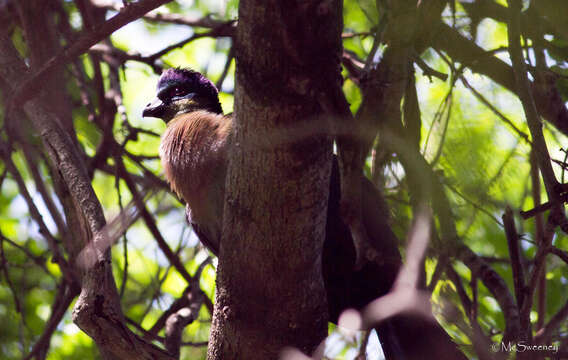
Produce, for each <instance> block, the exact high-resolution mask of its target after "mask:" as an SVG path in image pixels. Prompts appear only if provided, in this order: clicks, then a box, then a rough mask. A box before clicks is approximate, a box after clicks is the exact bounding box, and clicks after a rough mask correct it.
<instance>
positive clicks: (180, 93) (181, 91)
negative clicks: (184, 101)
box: [173, 86, 187, 96]
mask: <svg viewBox="0 0 568 360" xmlns="http://www.w3.org/2000/svg"><path fill="white" fill-rule="evenodd" d="M173 94H174V96H184V95H185V94H187V91H186V90H185V89H184V88H181V87H179V86H176V87H175V88H174V91H173Z"/></svg>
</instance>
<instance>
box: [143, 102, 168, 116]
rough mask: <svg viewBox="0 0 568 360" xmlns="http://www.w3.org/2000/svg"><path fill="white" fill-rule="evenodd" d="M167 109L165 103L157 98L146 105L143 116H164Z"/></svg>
mask: <svg viewBox="0 0 568 360" xmlns="http://www.w3.org/2000/svg"><path fill="white" fill-rule="evenodd" d="M165 110H166V106H165V104H164V103H163V102H162V100H160V99H159V98H155V99H154V100H152V102H151V103H149V104H148V105H146V108H145V109H144V111H143V112H142V116H143V117H155V118H162V116H163V115H164V112H165Z"/></svg>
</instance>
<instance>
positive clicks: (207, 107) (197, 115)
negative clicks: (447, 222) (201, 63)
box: [142, 68, 465, 359]
mask: <svg viewBox="0 0 568 360" xmlns="http://www.w3.org/2000/svg"><path fill="white" fill-rule="evenodd" d="M142 116H144V117H155V118H160V119H162V120H163V121H164V122H165V123H166V125H167V126H166V130H165V131H164V133H163V135H162V139H161V143H160V148H159V155H160V159H161V163H162V166H163V168H164V174H165V177H166V180H167V181H168V182H169V184H170V187H171V189H172V191H173V192H175V193H176V194H177V195H178V196H179V197H180V198H182V199H183V200H184V201H185V203H186V211H185V212H186V218H187V221H188V223H189V224H190V225H191V226H192V228H193V230H194V232H195V233H196V235H197V237H198V238H199V240H200V241H201V242H202V243H203V244H204V245H205V246H206V247H207V248H208V249H209V250H210V251H211V252H212V253H213V254H215V255H218V254H219V249H220V242H221V229H222V223H223V201H224V192H225V177H226V173H227V161H228V160H227V158H228V154H229V153H230V151H231V147H232V146H233V142H232V139H233V135H232V132H233V126H232V115H224V114H223V109H222V106H221V104H220V102H219V92H218V90H217V88H216V87H215V85H214V84H213V83H212V82H211V81H210V80H209V79H207V77H205V76H204V75H202V74H201V73H199V72H197V71H194V70H191V69H188V68H170V69H167V70H166V71H164V72H163V73H162V75H161V76H160V78H159V80H158V84H157V96H156V98H155V99H154V100H153V101H151V102H150V103H149V104H148V105H147V106H146V108H145V109H144V111H143V113H142ZM361 185H362V193H363V196H362V203H361V208H362V213H363V219H362V220H363V225H364V227H365V229H366V231H367V233H368V234H369V236H368V237H369V241H370V242H371V244H370V246H372V248H373V249H374V250H375V252H376V255H377V256H376V257H375V259H374V260H373V261H367V262H366V263H365V264H363V265H362V266H356V264H355V263H356V250H355V246H354V243H353V238H352V235H351V231H350V229H349V227H348V225H347V224H346V223H345V222H344V221H343V219H342V217H341V211H340V199H341V186H340V175H339V166H338V161H337V157H336V156H334V157H333V163H332V171H331V176H330V187H329V202H328V209H327V221H326V236H325V239H324V246H323V252H322V276H323V280H324V286H325V288H326V293H327V302H328V314H329V318H330V321H332V322H334V323H337V321H338V319H339V316H340V315H341V313H342V312H343V311H344V310H346V309H350V308H355V309H359V310H361V309H363V308H364V306H366V305H367V304H368V303H369V302H371V301H373V300H374V299H376V298H378V297H380V296H382V295H385V294H386V293H388V291H389V290H390V289H391V287H392V285H393V283H394V281H395V279H396V275H397V274H398V271H399V269H400V267H401V264H402V260H401V256H400V252H399V249H398V245H399V242H398V239H397V237H396V235H395V234H394V232H393V231H392V229H391V226H390V219H389V209H388V206H387V204H386V201H385V199H384V196H383V195H382V193H381V192H380V191H379V190H378V189H377V188H376V187H375V186H374V185H373V184H372V183H371V182H370V181H369V180H368V179H367V178H366V177H365V176H364V175H363V174H361ZM436 325H437V326H436ZM432 326H433V331H432ZM432 326H430V325H429V324H428V323H427V322H426V321H420V320H419V319H412V318H408V317H405V316H402V317H400V316H399V317H396V318H394V319H393V320H388V321H385V322H383V323H382V324H380V325H378V326H377V330H378V332H379V334H380V335H379V338H380V340H381V345H382V346H383V351H384V353H385V355H386V357H387V359H391V358H392V359H414V358H416V359H418V358H421V356H422V355H423V352H422V351H421V350H420V349H419V350H418V351H417V350H416V349H413V348H411V347H412V346H413V345H412V342H409V341H404V339H402V337H403V336H405V333H413V334H414V333H417V332H423V331H424V332H426V333H427V334H428V335H427V336H425V337H424V338H428V336H430V335H435V338H434V339H433V341H436V342H441V343H443V344H442V345H443V346H441V349H440V354H444V355H445V356H444V358H445V359H453V358H455V359H465V357H463V358H462V357H459V356H458V355H456V357H451V356H447V355H449V354H451V353H452V351H454V350H456V349H457V348H456V347H455V344H454V343H453V342H451V339H450V338H449V336H448V335H447V334H446V333H445V331H444V330H443V329H442V328H441V327H440V326H439V325H438V324H437V323H436V324H435V325H432ZM440 339H441V340H440ZM423 342H424V341H423ZM424 346H426V347H427V349H428V350H429V351H430V353H433V354H435V352H432V348H433V347H436V345H435V344H425V345H424ZM448 346H449V347H452V348H451V349H449V348H447V347H448ZM448 349H449V350H448ZM458 352H459V351H458ZM460 354H461V353H460Z"/></svg>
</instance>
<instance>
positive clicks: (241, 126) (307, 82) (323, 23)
mask: <svg viewBox="0 0 568 360" xmlns="http://www.w3.org/2000/svg"><path fill="white" fill-rule="evenodd" d="M341 6H342V5H341V1H324V2H322V1H302V2H296V1H285V0H281V1H277V0H271V1H260V0H243V1H241V2H240V5H239V25H238V29H237V36H236V44H235V46H236V59H237V86H236V91H235V97H236V101H235V119H234V121H235V126H234V134H233V144H234V146H233V151H232V152H231V155H230V160H229V171H228V175H227V183H226V185H227V191H226V197H225V217H224V226H223V230H224V231H223V238H222V246H221V251H220V257H219V267H218V275H217V276H218V277H217V297H216V306H215V311H214V318H213V329H212V333H211V341H210V345H209V354H208V358H209V359H274V358H276V357H277V355H278V353H279V352H280V351H281V350H282V348H283V347H285V346H294V347H297V348H299V349H301V350H302V351H304V352H307V353H311V352H312V351H313V350H314V349H315V347H316V346H317V345H318V344H319V343H320V341H321V340H323V338H324V337H325V336H326V333H327V314H326V312H327V310H326V297H325V290H324V286H323V282H322V275H321V253H322V246H323V240H324V236H325V225H326V210H327V201H328V195H329V194H328V192H329V174H330V169H331V155H332V146H331V144H332V143H331V138H330V137H329V136H328V135H326V133H325V130H324V129H322V124H323V123H324V122H323V121H322V119H323V115H324V114H323V111H322V109H321V108H320V107H319V105H318V101H317V98H318V96H320V94H321V93H322V92H323V90H324V89H325V86H326V84H328V86H329V81H336V82H337V81H338V79H340V77H339V70H340V68H339V56H340V51H341V38H340V35H341V27H342V23H341V14H342V11H341V10H342V9H341ZM309 129H312V130H313V131H310V130H309ZM315 133H317V134H318V135H316V134H315Z"/></svg>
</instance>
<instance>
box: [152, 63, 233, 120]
mask: <svg viewBox="0 0 568 360" xmlns="http://www.w3.org/2000/svg"><path fill="white" fill-rule="evenodd" d="M196 110H205V111H210V112H213V113H216V114H222V113H223V109H222V108H221V104H220V103H219V92H218V91H217V88H216V87H215V85H213V83H212V82H211V81H210V80H209V79H207V78H206V77H205V76H203V75H202V74H200V73H198V72H197V71H193V70H190V69H181V68H171V69H168V70H166V71H164V72H163V73H162V76H160V80H158V87H157V95H156V98H155V99H154V100H153V101H152V102H151V103H149V104H148V105H146V108H145V109H144V112H143V113H142V116H144V117H156V118H160V119H162V120H164V121H165V122H166V123H167V122H169V121H170V120H172V119H173V118H174V117H176V116H178V115H181V114H184V113H189V112H192V111H196Z"/></svg>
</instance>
